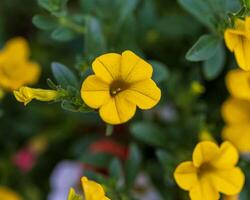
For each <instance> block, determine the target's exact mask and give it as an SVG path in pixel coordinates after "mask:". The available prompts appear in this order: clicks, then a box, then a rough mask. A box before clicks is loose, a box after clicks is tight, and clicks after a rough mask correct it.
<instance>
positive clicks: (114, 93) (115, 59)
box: [81, 51, 161, 124]
mask: <svg viewBox="0 0 250 200" xmlns="http://www.w3.org/2000/svg"><path fill="white" fill-rule="evenodd" d="M92 68H93V71H94V73H95V75H90V76H89V77H87V79H86V80H85V81H84V82H83V84H82V89H81V96H82V98H83V100H84V101H85V103H86V104H87V105H88V106H90V107H91V108H94V109H99V114H100V116H101V118H102V119H103V120H104V121H105V122H107V123H109V124H121V123H125V122H127V121H128V120H129V119H131V118H132V117H133V116H134V114H135V112H136V106H138V107H139V108H141V109H150V108H152V107H154V106H155V105H156V104H157V103H158V102H159V100H160V98H161V91H160V89H159V88H158V87H157V85H156V84H155V82H154V81H153V80H152V79H151V77H152V73H153V68H152V66H151V65H150V64H149V63H147V62H145V61H144V60H143V59H141V58H140V57H138V56H137V55H135V54H134V53H133V52H131V51H125V52H123V53H122V55H120V54H116V53H109V54H104V55H102V56H100V57H98V58H96V59H95V61H94V62H93V64H92Z"/></svg>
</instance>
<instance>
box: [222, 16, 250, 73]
mask: <svg viewBox="0 0 250 200" xmlns="http://www.w3.org/2000/svg"><path fill="white" fill-rule="evenodd" d="M249 26H250V17H246V19H245V20H241V19H237V20H236V21H235V25H234V28H228V29H226V31H225V33H224V38H225V42H226V45H227V47H228V49H229V50H230V51H231V52H234V54H235V58H236V60H237V63H238V65H239V67H240V68H242V69H243V70H250V58H249V56H248V55H249V52H250V31H249Z"/></svg>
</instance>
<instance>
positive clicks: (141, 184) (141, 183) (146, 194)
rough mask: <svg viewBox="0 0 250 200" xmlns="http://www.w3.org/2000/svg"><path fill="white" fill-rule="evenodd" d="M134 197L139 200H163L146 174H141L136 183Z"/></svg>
mask: <svg viewBox="0 0 250 200" xmlns="http://www.w3.org/2000/svg"><path fill="white" fill-rule="evenodd" d="M133 195H134V197H135V198H136V199H139V200H161V199H162V198H161V197H160V195H159V193H158V192H157V190H156V189H155V188H154V187H153V185H152V183H151V181H150V179H149V177H148V175H147V174H145V173H143V172H142V173H140V174H139V175H138V177H137V178H136V181H135V186H134V188H133Z"/></svg>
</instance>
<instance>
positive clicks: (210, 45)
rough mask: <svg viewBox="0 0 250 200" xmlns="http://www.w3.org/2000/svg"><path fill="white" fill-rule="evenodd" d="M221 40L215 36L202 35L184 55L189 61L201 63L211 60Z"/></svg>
mask: <svg viewBox="0 0 250 200" xmlns="http://www.w3.org/2000/svg"><path fill="white" fill-rule="evenodd" d="M220 42H221V39H220V37H218V36H215V35H203V36H201V37H200V38H199V39H198V41H197V42H196V43H195V44H194V45H193V46H192V47H191V49H190V50H189V51H188V52H187V54H186V59H187V60H189V61H203V60H208V59H209V58H211V57H212V56H213V55H214V54H215V52H216V51H217V49H218V47H219V45H220Z"/></svg>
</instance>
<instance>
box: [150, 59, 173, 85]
mask: <svg viewBox="0 0 250 200" xmlns="http://www.w3.org/2000/svg"><path fill="white" fill-rule="evenodd" d="M149 63H150V64H151V65H152V66H153V69H154V72H153V80H155V81H156V82H157V83H161V82H163V81H165V80H167V78H168V76H169V71H168V68H167V66H166V65H165V64H163V63H162V62H159V61H156V60H151V61H149Z"/></svg>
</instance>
